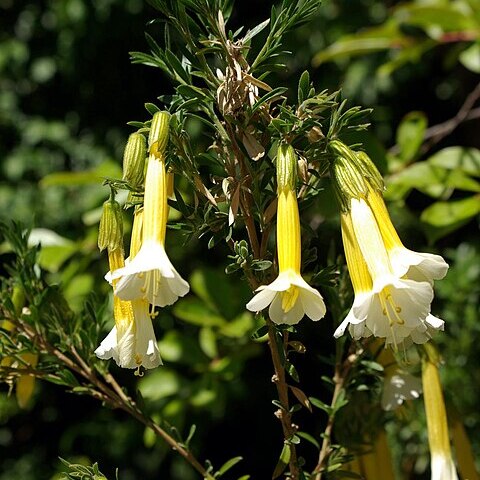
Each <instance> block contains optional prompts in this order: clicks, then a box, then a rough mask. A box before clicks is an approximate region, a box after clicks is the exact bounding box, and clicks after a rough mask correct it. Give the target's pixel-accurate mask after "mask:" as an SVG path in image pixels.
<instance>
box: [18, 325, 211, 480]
mask: <svg viewBox="0 0 480 480" xmlns="http://www.w3.org/2000/svg"><path fill="white" fill-rule="evenodd" d="M18 323H19V325H20V326H21V327H22V329H23V331H24V333H25V334H26V335H27V337H29V338H30V340H32V342H36V344H37V345H38V346H39V348H40V350H43V351H45V352H47V353H49V354H50V355H54V356H55V357H56V358H57V359H58V360H59V361H60V362H62V363H63V364H64V365H65V366H66V367H67V368H69V369H70V370H72V371H73V372H75V373H77V374H78V375H79V376H81V377H82V378H84V379H85V380H86V381H87V382H88V384H90V385H93V386H94V387H95V388H96V389H97V390H94V389H91V388H90V389H89V394H90V395H91V396H92V397H93V398H96V399H97V400H100V401H102V402H104V403H106V404H109V405H110V406H111V407H113V408H120V409H121V410H123V411H124V412H126V413H128V414H129V415H131V416H132V417H134V418H135V419H136V420H138V421H140V422H141V423H143V424H144V425H145V426H146V427H148V428H150V429H151V430H152V431H153V432H154V433H155V435H157V436H159V437H161V438H163V440H164V441H165V442H166V443H167V444H168V445H169V446H170V447H171V448H172V450H175V451H176V452H178V453H179V454H180V455H181V456H182V457H183V458H184V459H185V460H186V461H187V462H188V463H190V465H191V466H192V467H193V468H194V469H195V470H196V471H197V472H198V473H200V474H201V475H202V477H203V478H204V479H206V480H214V477H213V476H212V475H210V474H209V473H208V472H207V471H206V470H205V468H204V467H203V466H202V465H201V463H200V462H199V461H198V460H197V459H196V458H195V457H194V455H193V454H192V453H191V452H190V451H188V450H187V449H186V448H185V447H183V446H182V445H180V443H179V442H177V441H176V440H175V439H174V438H173V437H172V436H171V435H169V434H168V433H167V432H166V431H165V430H164V429H163V428H161V427H160V425H158V424H157V423H155V422H154V421H153V420H152V419H151V418H150V417H148V416H146V415H145V414H144V413H143V412H142V411H141V410H140V409H139V408H138V406H137V404H136V403H135V402H134V401H133V400H132V399H131V398H130V397H129V396H128V395H126V393H125V392H124V391H123V389H122V388H121V387H120V385H119V384H118V383H117V381H116V380H115V379H114V377H113V376H112V375H111V374H110V373H106V374H104V375H103V379H104V381H102V379H100V378H98V377H97V375H96V374H95V372H94V370H93V369H92V368H91V367H90V366H89V365H88V364H87V363H86V362H85V360H84V359H83V358H82V357H81V355H80V354H79V353H78V352H77V350H76V348H75V347H74V346H73V345H72V347H71V349H70V350H71V353H72V355H73V356H74V358H75V360H76V361H77V363H76V362H75V361H73V360H72V359H71V358H70V357H68V356H67V355H65V354H64V353H63V352H61V351H60V350H58V349H57V348H55V347H53V346H52V345H50V344H49V343H48V342H47V340H46V339H45V338H44V337H43V336H42V335H40V334H39V333H38V332H36V331H35V330H33V329H32V328H31V327H30V326H29V325H28V324H26V323H24V322H22V321H19V322H18ZM18 370H19V374H25V373H27V374H28V373H32V374H33V373H34V372H29V370H27V369H25V368H23V367H22V368H19V369H18ZM22 370H23V371H22ZM38 376H40V377H42V376H47V375H38ZM86 386H87V385H86ZM87 388H88V387H87Z"/></svg>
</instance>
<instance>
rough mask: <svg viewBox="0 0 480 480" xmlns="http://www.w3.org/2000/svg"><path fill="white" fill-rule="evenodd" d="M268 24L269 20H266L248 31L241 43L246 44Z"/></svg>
mask: <svg viewBox="0 0 480 480" xmlns="http://www.w3.org/2000/svg"><path fill="white" fill-rule="evenodd" d="M269 23H270V19H269V18H268V19H267V20H265V21H263V22H262V23H259V24H258V25H257V26H256V27H254V28H252V29H251V30H249V31H248V32H247V33H246V34H245V36H244V37H243V43H247V42H248V41H249V40H251V39H252V38H253V37H255V35H258V34H259V33H260V32H261V31H262V30H263V29H264V28H265V27H266V26H267V25H268V24H269Z"/></svg>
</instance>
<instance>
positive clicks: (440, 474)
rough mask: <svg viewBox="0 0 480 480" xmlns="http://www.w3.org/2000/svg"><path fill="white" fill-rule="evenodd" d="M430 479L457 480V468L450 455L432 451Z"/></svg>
mask: <svg viewBox="0 0 480 480" xmlns="http://www.w3.org/2000/svg"><path fill="white" fill-rule="evenodd" d="M430 467H431V470H432V476H431V480H458V475H457V470H456V469H455V464H454V463H453V460H452V457H451V456H447V455H442V454H441V453H437V452H432V459H431V465H430Z"/></svg>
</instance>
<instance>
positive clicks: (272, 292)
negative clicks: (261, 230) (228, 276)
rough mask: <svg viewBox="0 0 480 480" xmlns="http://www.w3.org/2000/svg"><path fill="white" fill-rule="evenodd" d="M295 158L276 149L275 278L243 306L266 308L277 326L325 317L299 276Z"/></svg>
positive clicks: (319, 299) (319, 301)
mask: <svg viewBox="0 0 480 480" xmlns="http://www.w3.org/2000/svg"><path fill="white" fill-rule="evenodd" d="M296 168H297V167H296V158H295V153H294V151H293V148H292V147H291V146H282V147H280V148H279V153H278V156H277V184H278V206H277V255H278V267H279V275H278V277H277V278H276V279H275V280H274V281H273V282H272V283H270V284H269V285H262V286H260V287H259V288H258V289H257V290H256V291H257V292H258V293H257V294H256V295H255V296H254V297H253V298H252V300H250V302H249V303H248V304H247V309H248V310H250V311H252V312H258V311H261V310H263V309H264V308H266V307H267V306H269V305H270V307H269V310H268V313H269V316H270V319H271V320H272V321H273V322H275V323H277V324H289V325H294V324H296V323H298V322H299V321H300V320H301V319H302V318H303V316H304V315H305V314H306V315H307V316H308V317H310V318H311V319H312V320H320V319H321V318H322V317H323V316H324V315H325V311H326V309H325V304H324V302H323V299H322V296H321V295H320V293H319V292H318V291H317V290H315V289H314V288H312V287H311V286H310V285H308V283H307V282H306V281H305V280H304V279H303V278H302V276H301V274H300V266H301V239H300V219H299V213H298V204H297V197H296V192H295V183H296V175H295V170H296Z"/></svg>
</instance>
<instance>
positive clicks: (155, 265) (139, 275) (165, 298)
mask: <svg viewBox="0 0 480 480" xmlns="http://www.w3.org/2000/svg"><path fill="white" fill-rule="evenodd" d="M167 183H168V182H167V175H166V171H165V160H164V158H163V156H162V155H158V156H157V155H155V154H151V155H150V158H149V161H148V166H147V174H146V178H145V200H144V213H143V234H142V244H141V247H140V250H139V252H138V253H137V254H136V255H135V256H134V257H133V256H132V255H130V261H129V262H128V265H126V266H125V267H124V268H121V269H119V270H116V271H112V274H111V278H112V280H114V279H118V282H117V284H116V286H115V294H116V295H117V296H118V297H120V298H121V299H122V300H138V299H143V300H146V301H148V302H149V303H151V304H152V305H154V306H158V307H164V306H166V305H172V304H173V303H174V302H176V301H177V299H178V297H183V296H184V295H186V294H187V293H188V291H189V290H190V287H189V285H188V283H187V282H186V281H185V280H184V279H183V278H182V277H181V276H180V274H179V273H178V272H177V271H176V270H175V268H174V267H173V265H172V263H171V262H170V259H169V258H168V255H167V253H166V252H165V232H166V226H167V217H168V204H167V195H168V192H167V190H168V185H167Z"/></svg>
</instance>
